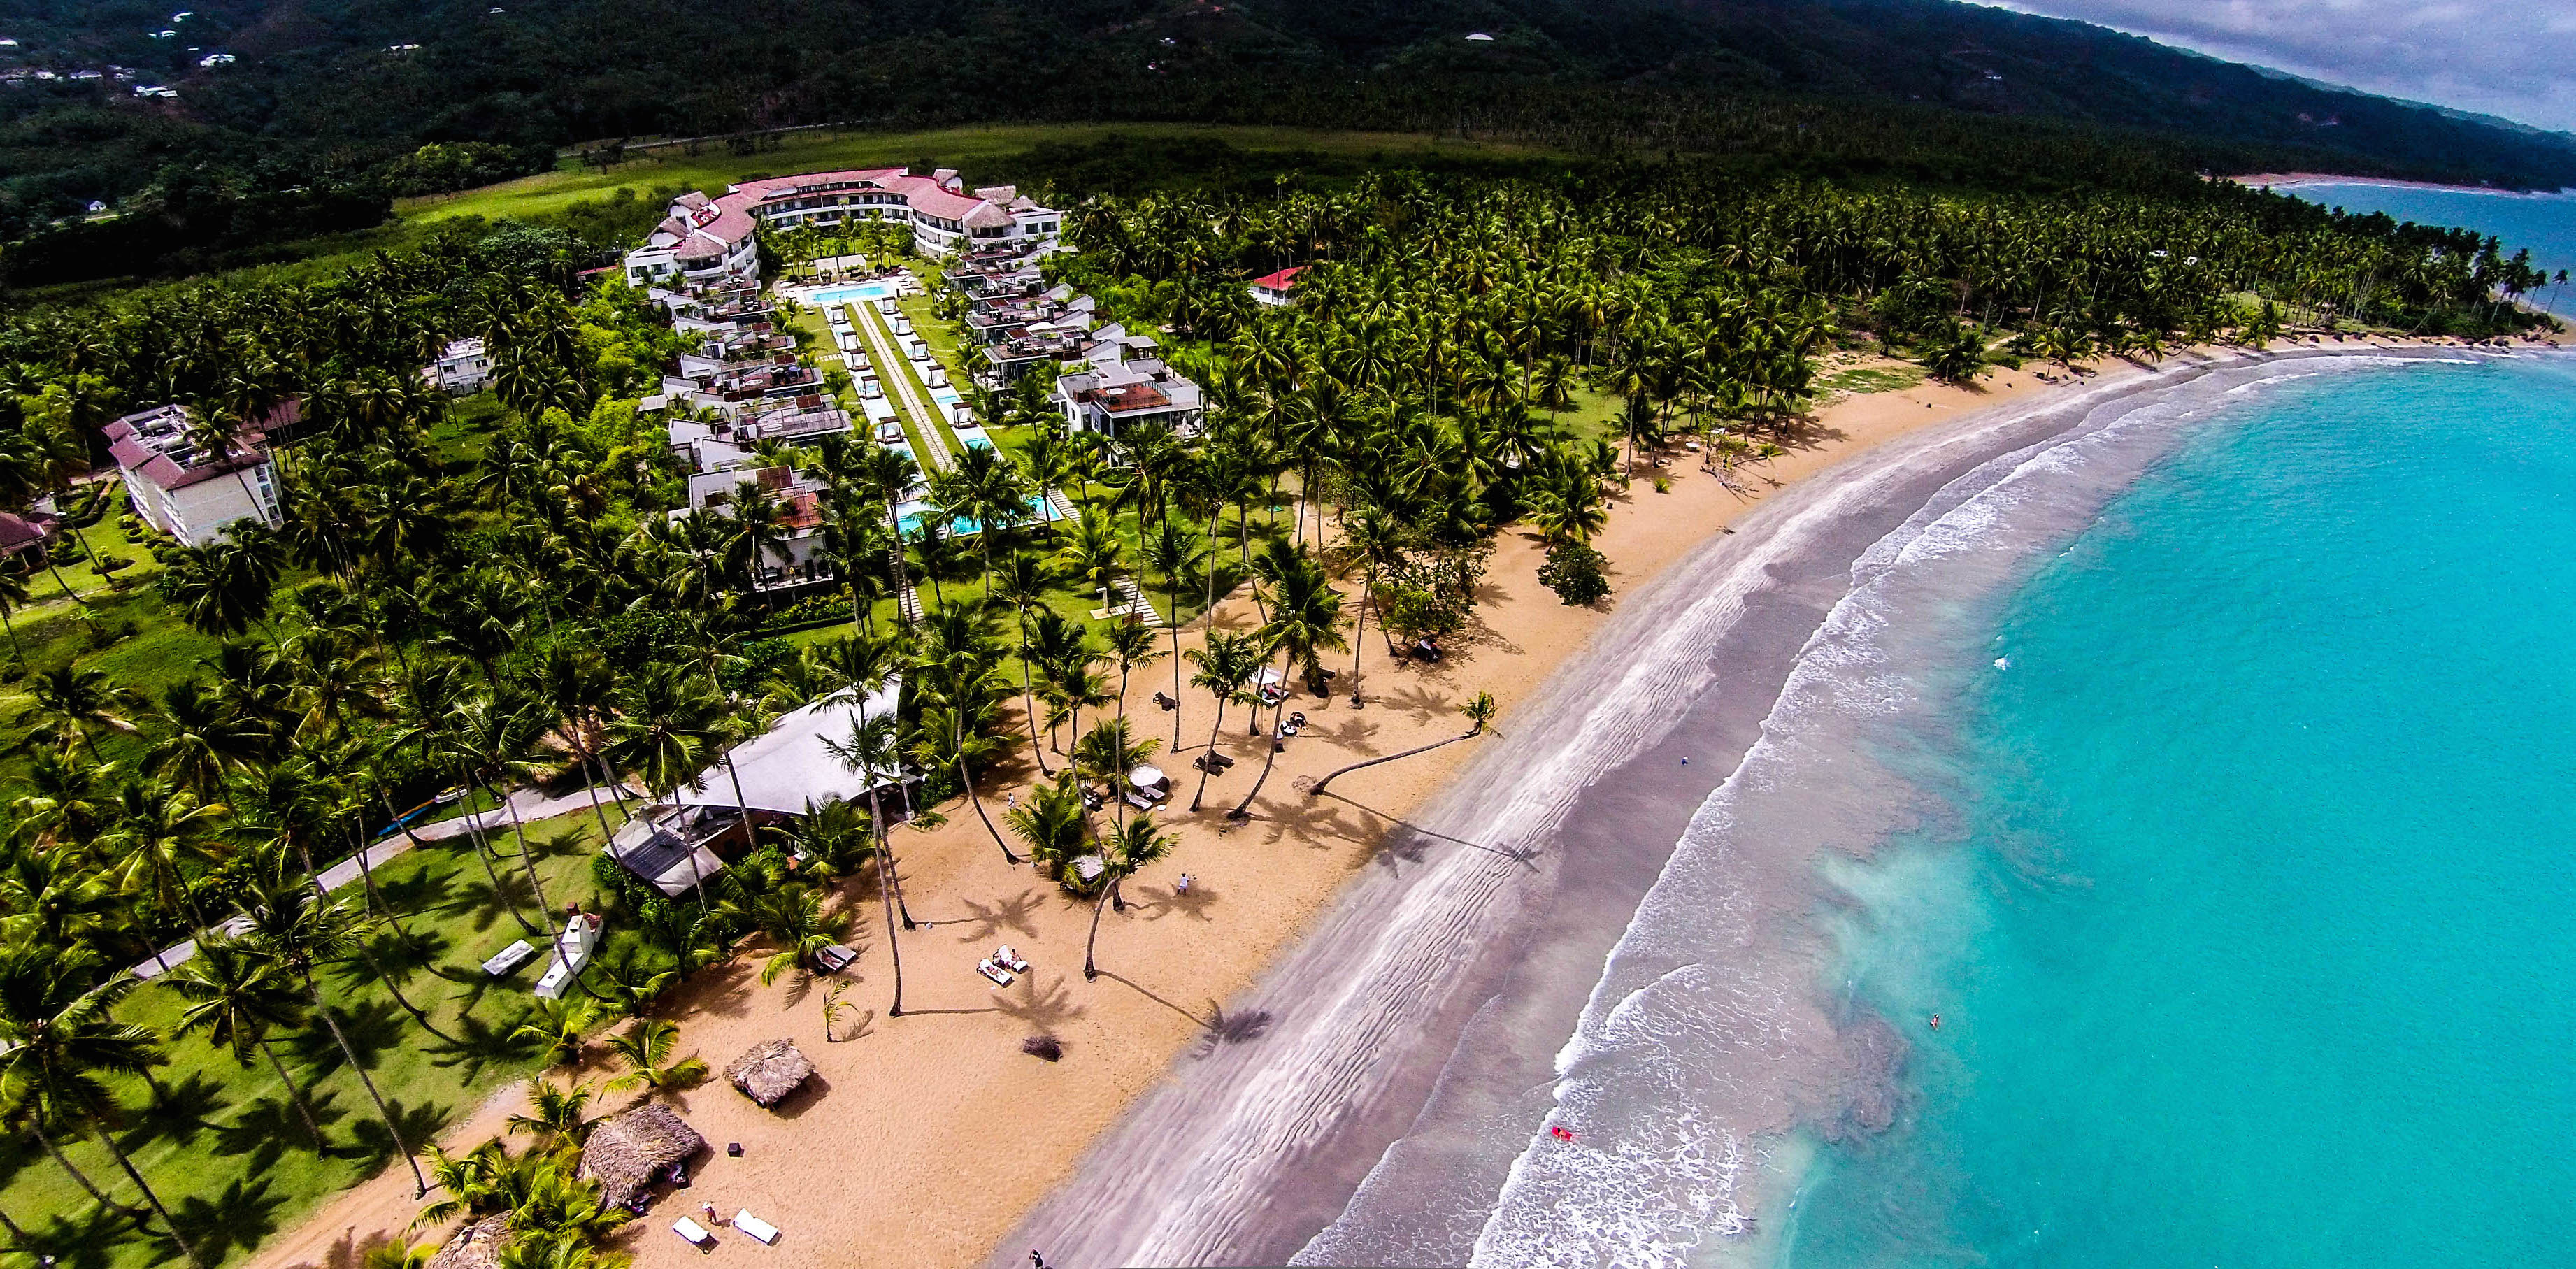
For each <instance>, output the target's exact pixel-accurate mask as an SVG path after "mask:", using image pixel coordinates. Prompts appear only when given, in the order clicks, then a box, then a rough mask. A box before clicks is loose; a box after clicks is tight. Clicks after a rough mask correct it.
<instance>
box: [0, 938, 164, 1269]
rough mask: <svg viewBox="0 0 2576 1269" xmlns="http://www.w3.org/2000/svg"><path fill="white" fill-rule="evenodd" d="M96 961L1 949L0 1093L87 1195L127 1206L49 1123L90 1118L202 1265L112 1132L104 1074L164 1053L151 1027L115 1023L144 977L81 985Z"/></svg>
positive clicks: (102, 1141) (132, 1068)
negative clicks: (77, 1160)
mask: <svg viewBox="0 0 2576 1269" xmlns="http://www.w3.org/2000/svg"><path fill="white" fill-rule="evenodd" d="M98 968H99V967H98V964H97V957H96V955H95V954H93V953H91V952H89V951H87V950H85V949H73V950H68V951H66V950H63V949H58V948H42V947H33V946H19V947H11V948H6V949H0V1093H5V1094H6V1095H7V1097H8V1099H9V1101H10V1102H12V1103H14V1104H18V1105H20V1106H22V1107H23V1118H24V1119H25V1121H26V1122H27V1123H29V1124H30V1125H32V1126H33V1128H34V1129H35V1133H36V1136H37V1139H38V1140H39V1141H40V1142H42V1143H43V1145H44V1147H45V1152H46V1153H47V1154H49V1155H52V1156H53V1158H54V1160H55V1162H56V1163H58V1164H60V1165H61V1166H62V1167H63V1169H64V1170H65V1171H66V1172H69V1173H70V1174H71V1175H72V1177H73V1178H74V1179H75V1180H77V1181H78V1182H79V1183H80V1185H81V1188H82V1189H84V1190H87V1191H88V1192H89V1195H90V1197H91V1198H94V1199H96V1200H98V1202H99V1203H100V1205H102V1206H104V1207H107V1208H110V1209H111V1210H116V1211H123V1210H125V1209H123V1208H120V1207H117V1205H116V1204H114V1203H111V1202H109V1201H108V1198H107V1196H106V1195H105V1194H102V1193H100V1192H99V1189H98V1187H97V1186H95V1185H93V1184H91V1183H90V1180H89V1178H87V1177H85V1176H82V1175H81V1174H80V1172H79V1170H78V1169H76V1168H73V1167H72V1166H71V1164H70V1162H69V1161H68V1160H65V1159H64V1158H63V1156H62V1151H61V1150H60V1149H59V1148H58V1147H57V1146H56V1145H55V1144H54V1140H53V1138H52V1136H51V1135H49V1134H48V1133H47V1132H46V1131H45V1124H46V1123H47V1122H48V1121H52V1120H62V1121H72V1120H76V1119H81V1118H86V1119H88V1120H89V1123H90V1135H91V1137H92V1138H93V1139H95V1140H96V1141H97V1142H98V1144H99V1146H100V1147H101V1148H102V1149H104V1150H106V1151H107V1153H108V1155H109V1157H111V1158H113V1159H115V1160H116V1166H117V1167H118V1168H119V1169H120V1170H122V1171H123V1172H124V1173H125V1176H126V1179H127V1180H129V1181H132V1182H133V1183H134V1188H135V1189H136V1190H138V1191H140V1192H141V1193H142V1195H143V1201H144V1202H145V1203H147V1204H149V1205H150V1206H151V1208H152V1211H153V1213H154V1214H155V1215H157V1216H159V1217H160V1218H161V1228H162V1230H163V1231H164V1232H166V1233H167V1234H168V1235H169V1236H170V1240H171V1241H172V1242H174V1243H176V1244H178V1247H179V1252H180V1254H181V1255H183V1256H185V1257H187V1260H188V1263H189V1264H191V1265H193V1266H196V1269H207V1266H206V1262H205V1261H204V1260H203V1259H202V1258H200V1257H199V1256H198V1255H197V1249H196V1247H195V1246H193V1245H191V1244H190V1243H189V1241H188V1237H187V1235H186V1234H183V1233H181V1232H180V1230H179V1226H178V1223H177V1222H175V1221H173V1220H171V1219H170V1209H169V1208H168V1207H166V1206H164V1205H163V1204H162V1202H161V1196H160V1194H159V1193H158V1192H156V1191H155V1190H154V1189H153V1188H152V1185H151V1183H150V1182H148V1181H145V1180H144V1179H143V1174H142V1173H141V1172H139V1171H136V1170H135V1167H134V1160H133V1159H132V1158H130V1157H128V1156H127V1155H126V1153H125V1148H124V1147H123V1146H121V1145H119V1144H117V1140H116V1134H114V1133H113V1132H110V1131H109V1130H108V1129H109V1125H110V1121H111V1120H113V1119H115V1118H117V1117H118V1113H119V1112H118V1107H117V1105H116V1098H115V1095H114V1094H113V1093H111V1092H110V1091H109V1089H108V1086H107V1083H106V1081H105V1080H104V1079H103V1078H102V1077H104V1076H107V1075H111V1074H131V1073H139V1072H141V1071H143V1070H145V1069H146V1068H148V1067H150V1066H152V1065H154V1064H156V1063H158V1062H159V1061H160V1060H161V1054H160V1046H159V1043H158V1040H157V1038H156V1037H155V1036H154V1035H153V1034H152V1031H151V1029H150V1028H148V1027H143V1026H138V1025H135V1024H133V1023H126V1022H118V1021H117V1020H116V1019H115V1017H114V1016H113V1014H114V1010H115V1008H116V1005H117V1002H119V1001H121V1000H123V999H124V998H125V997H126V995H127V994H128V993H130V992H132V991H133V990H134V989H135V988H136V987H138V986H140V985H142V980H141V979H137V978H133V977H130V976H127V975H124V974H117V975H114V976H112V977H108V978H107V979H106V981H105V982H103V983H101V984H100V985H99V986H96V987H90V986H86V984H87V983H89V982H91V981H93V980H94V979H95V978H96V977H98V973H97V971H98Z"/></svg>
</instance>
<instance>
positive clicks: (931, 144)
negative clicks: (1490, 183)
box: [370, 123, 1554, 248]
mask: <svg viewBox="0 0 2576 1269" xmlns="http://www.w3.org/2000/svg"><path fill="white" fill-rule="evenodd" d="M1110 136H1125V137H1134V138H1137V139H1139V140H1158V139H1182V138H1191V139H1205V140H1213V141H1222V142H1225V143H1227V144H1230V145H1233V146H1236V147H1239V148H1241V149H1246V150H1255V151H1272V152H1277V151H1293V150H1313V151H1316V152H1319V153H1323V154H1329V155H1335V156H1341V157H1351V158H1361V157H1367V156H1371V155H1379V154H1385V155H1395V156H1403V155H1444V156H1482V157H1494V158H1507V157H1518V156H1547V155H1551V154H1553V153H1554V152H1553V151H1549V150H1546V149H1543V148H1541V147H1535V146H1521V145H1510V144H1505V143H1501V142H1484V141H1460V140H1455V139H1451V138H1442V137H1431V136H1423V135H1415V134H1405V133H1386V132H1327V131H1320V130H1315V129H1307V128H1235V127H1214V126H1205V125H1196V124H1151V123H1139V124H1012V125H996V126H990V127H967V128H942V129H937V130H934V131H927V132H831V131H815V132H807V133H796V134H790V135H788V136H786V137H784V138H782V139H780V141H779V144H778V147H777V148H776V149H772V150H764V151H762V152H760V153H758V154H749V155H738V154H732V153H729V152H726V151H725V150H724V148H723V147H721V146H710V147H707V148H706V149H705V151H703V152H701V153H699V154H694V155H692V154H688V153H685V152H683V151H682V150H681V149H678V148H673V149H668V150H655V151H650V152H648V153H645V154H643V155H640V156H639V157H637V158H636V159H635V160H633V161H631V162H627V163H622V164H620V165H618V166H617V167H616V168H614V169H612V170H610V171H607V172H600V171H596V170H593V169H589V168H582V167H577V166H567V167H564V168H562V169H559V170H556V171H552V172H541V173H538V174H536V175H534V176H525V177H521V178H519V179H518V180H515V181H507V182H503V183H502V184H499V185H487V186H484V187H483V188H481V189H473V190H467V191H465V192H463V193H461V194H452V195H439V196H433V197H427V198H413V199H404V200H402V201H400V202H397V203H396V204H395V205H394V211H395V214H396V215H397V216H399V217H401V218H402V220H403V221H404V222H405V223H406V224H428V223H435V222H437V221H440V220H446V219H451V218H454V217H458V216H483V217H487V218H490V219H496V220H497V219H499V218H501V217H504V216H516V217H526V216H533V215H538V214H541V213H544V212H550V211H559V210H561V209H563V208H565V207H567V206H570V205H572V204H573V203H576V202H580V201H582V200H584V199H592V198H605V197H609V196H611V195H613V194H615V192H616V191H617V190H618V189H620V188H621V187H622V188H625V189H630V190H633V191H635V193H636V194H637V195H638V196H645V195H649V194H650V193H651V191H653V190H657V189H663V188H667V187H671V186H682V187H686V188H690V189H700V190H705V191H708V192H710V193H722V192H723V190H724V187H725V186H726V185H729V184H732V183H734V182H737V181H742V180H747V179H750V178H753V177H756V176H782V175H787V174H789V173H794V172H828V171H839V170H842V169H848V168H869V167H899V166H902V165H904V164H908V163H911V162H913V161H915V160H917V159H923V158H931V159H936V160H937V161H938V162H939V163H941V164H942V165H944V166H948V167H954V168H957V169H959V170H961V171H963V172H964V173H965V174H966V178H967V180H968V182H969V183H970V184H990V183H998V182H1004V181H1011V180H1016V179H1019V178H1020V177H1021V176H1022V175H1024V173H1022V172H1019V171H1017V170H1015V169H1014V167H1013V162H1012V161H1013V160H1015V159H1017V158H1019V157H1020V156H1022V155H1024V154H1025V152H1026V151H1027V150H1028V149H1029V148H1030V147H1031V146H1036V145H1042V144H1047V143H1056V144H1069V145H1080V144H1085V143H1088V142H1093V141H1098V140H1100V139H1102V138H1104V137H1110ZM370 247H371V248H372V244H370Z"/></svg>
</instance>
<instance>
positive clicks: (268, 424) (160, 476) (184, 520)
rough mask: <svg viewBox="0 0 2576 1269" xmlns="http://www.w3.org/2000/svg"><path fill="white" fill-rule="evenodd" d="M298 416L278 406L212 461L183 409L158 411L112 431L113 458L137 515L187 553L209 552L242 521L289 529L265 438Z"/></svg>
mask: <svg viewBox="0 0 2576 1269" xmlns="http://www.w3.org/2000/svg"><path fill="white" fill-rule="evenodd" d="M300 413H301V411H299V410H298V409H297V408H296V407H295V406H294V404H293V403H289V404H288V405H286V406H283V407H280V408H279V409H278V410H275V411H272V412H271V414H270V415H269V417H268V418H267V419H266V420H264V421H263V426H262V427H261V428H260V429H258V430H257V431H256V432H253V433H252V434H250V435H249V436H248V437H247V438H246V439H245V440H243V441H236V442H235V443H234V444H233V445H231V446H229V447H228V448H227V450H226V452H224V453H221V454H214V453H208V452H205V451H202V450H200V449H199V448H198V447H197V443H196V441H195V439H194V438H192V437H191V436H190V435H189V431H188V428H189V415H188V408H187V407H186V406H183V405H165V406H160V407H158V408H156V409H150V410H145V411H142V412H140V413H137V414H129V415H126V416H125V417H124V418H121V419H118V420H117V421H115V422H113V423H110V424H108V425H107V428H106V435H107V441H108V452H109V453H111V454H113V455H114V456H115V458H116V470H117V475H118V476H119V477H120V478H121V479H123V480H124V482H125V493H126V498H127V500H128V501H130V502H131V503H132V504H133V506H134V514H135V515H137V516H139V517H141V518H142V520H143V522H144V523H146V524H149V525H151V526H152V527H153V528H155V529H158V530H160V531H161V532H163V533H166V534H169V535H170V536H171V537H174V538H177V539H178V540H180V541H181V542H184V543H186V544H188V545H189V546H204V545H206V544H207V543H209V542H213V541H215V540H216V539H218V538H220V537H222V536H223V534H224V531H225V530H226V529H229V528H231V527H232V526H233V524H235V523H236V522H238V521H242V520H257V521H259V522H260V523H262V524H265V525H269V526H271V527H275V526H276V525H279V524H282V523H284V522H285V517H284V516H283V515H282V514H280V512H279V510H278V504H277V474H276V470H275V468H274V467H273V466H272V465H271V464H270V463H269V461H268V455H267V454H266V453H264V452H263V451H262V449H261V439H262V437H263V436H264V434H265V432H266V431H267V430H269V429H270V428H273V427H277V426H282V425H285V424H287V423H291V422H292V421H293V420H294V417H295V416H296V415H298V414H300Z"/></svg>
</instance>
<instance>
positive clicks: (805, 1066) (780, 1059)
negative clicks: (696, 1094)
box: [725, 1040, 814, 1106]
mask: <svg viewBox="0 0 2576 1269" xmlns="http://www.w3.org/2000/svg"><path fill="white" fill-rule="evenodd" d="M813 1077H814V1063H813V1062H811V1061H810V1060H808V1059H807V1058H806V1056H805V1054H804V1053H803V1052H801V1051H800V1050H798V1049H797V1047H796V1042H795V1041H794V1040H772V1041H770V1042H769V1043H767V1044H755V1045H753V1046H751V1051H750V1052H748V1053H745V1054H743V1055H742V1056H741V1057H738V1058H735V1059H734V1060H733V1061H732V1062H730V1063H728V1064H726V1066H725V1078H726V1079H728V1080H731V1081H732V1082H733V1086H734V1087H735V1088H738V1089H741V1090H742V1095H743V1096H745V1097H748V1098H750V1099H751V1100H753V1101H755V1102H758V1103H760V1104H761V1105H763V1106H775V1105H777V1104H778V1103H780V1102H782V1101H784V1100H786V1098H787V1095H788V1094H789V1093H793V1092H795V1091H796V1090H797V1089H799V1088H802V1087H804V1084H805V1081H807V1080H809V1079H812V1078H813Z"/></svg>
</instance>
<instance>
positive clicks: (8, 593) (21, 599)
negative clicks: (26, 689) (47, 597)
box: [0, 564, 32, 661]
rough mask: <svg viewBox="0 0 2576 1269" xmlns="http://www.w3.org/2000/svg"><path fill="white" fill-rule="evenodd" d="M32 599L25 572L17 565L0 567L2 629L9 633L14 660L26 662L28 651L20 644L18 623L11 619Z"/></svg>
mask: <svg viewBox="0 0 2576 1269" xmlns="http://www.w3.org/2000/svg"><path fill="white" fill-rule="evenodd" d="M31 597H32V592H31V591H29V590H28V588H27V574H26V573H25V571H23V570H21V569H20V568H18V567H17V566H16V565H15V564H8V565H0V629H5V630H7V631H8V633H9V655H10V658H11V659H12V660H20V661H23V660H25V659H26V656H27V649H26V648H24V647H22V646H20V644H19V643H18V623H17V622H15V621H13V620H11V617H13V616H14V615H15V614H16V613H17V612H18V611H19V610H20V609H22V608H25V607H26V606H27V601H28V600H29V598H31Z"/></svg>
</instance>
